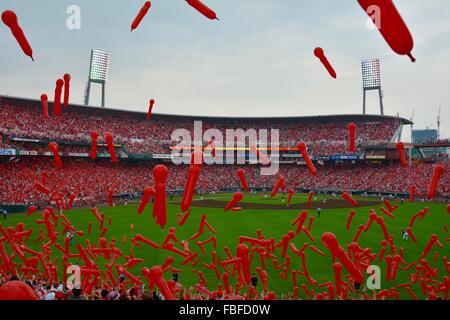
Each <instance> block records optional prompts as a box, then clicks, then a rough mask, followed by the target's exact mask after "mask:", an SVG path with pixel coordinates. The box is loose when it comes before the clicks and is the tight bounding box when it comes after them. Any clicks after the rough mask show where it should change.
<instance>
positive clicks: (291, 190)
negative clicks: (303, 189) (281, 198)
mask: <svg viewBox="0 0 450 320" xmlns="http://www.w3.org/2000/svg"><path fill="white" fill-rule="evenodd" d="M293 195H294V189H289V191H288V201H287V203H288V204H291V200H292V196H293Z"/></svg>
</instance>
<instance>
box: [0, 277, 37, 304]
mask: <svg viewBox="0 0 450 320" xmlns="http://www.w3.org/2000/svg"><path fill="white" fill-rule="evenodd" d="M0 300H39V297H38V295H37V294H36V293H35V292H34V291H33V289H31V288H30V286H29V285H27V284H26V283H24V282H21V281H10V282H7V283H5V284H4V285H3V286H1V287H0Z"/></svg>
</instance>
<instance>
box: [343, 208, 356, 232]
mask: <svg viewBox="0 0 450 320" xmlns="http://www.w3.org/2000/svg"><path fill="white" fill-rule="evenodd" d="M355 214H356V212H355V211H351V212H350V215H349V216H348V219H347V224H346V226H345V229H347V231H348V230H350V225H351V223H352V220H353V217H354V216H355Z"/></svg>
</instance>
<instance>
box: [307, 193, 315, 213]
mask: <svg viewBox="0 0 450 320" xmlns="http://www.w3.org/2000/svg"><path fill="white" fill-rule="evenodd" d="M313 195H314V192H312V191H310V192H309V194H308V209H309V208H310V207H311V201H312V198H313Z"/></svg>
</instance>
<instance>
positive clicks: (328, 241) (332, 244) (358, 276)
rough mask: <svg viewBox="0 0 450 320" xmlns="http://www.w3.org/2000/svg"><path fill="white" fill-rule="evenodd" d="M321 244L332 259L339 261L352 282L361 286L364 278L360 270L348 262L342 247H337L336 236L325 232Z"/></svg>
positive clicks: (348, 259)
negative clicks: (327, 250)
mask: <svg viewBox="0 0 450 320" xmlns="http://www.w3.org/2000/svg"><path fill="white" fill-rule="evenodd" d="M322 243H323V245H324V246H325V247H327V248H328V249H329V250H330V252H331V254H332V255H333V256H334V257H336V258H338V259H339V260H340V261H341V263H342V265H343V266H344V267H345V268H346V269H347V271H348V273H350V275H351V276H352V278H353V280H355V281H356V282H357V283H359V284H362V283H363V281H364V276H363V274H362V272H361V270H360V269H358V268H357V267H356V266H355V264H354V263H353V262H352V261H351V260H350V258H349V257H348V255H347V254H346V253H345V251H344V249H342V247H341V246H340V245H339V242H338V240H337V239H336V236H335V235H334V234H333V233H330V232H325V233H324V234H323V235H322Z"/></svg>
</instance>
